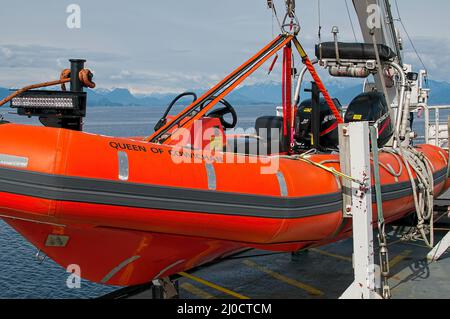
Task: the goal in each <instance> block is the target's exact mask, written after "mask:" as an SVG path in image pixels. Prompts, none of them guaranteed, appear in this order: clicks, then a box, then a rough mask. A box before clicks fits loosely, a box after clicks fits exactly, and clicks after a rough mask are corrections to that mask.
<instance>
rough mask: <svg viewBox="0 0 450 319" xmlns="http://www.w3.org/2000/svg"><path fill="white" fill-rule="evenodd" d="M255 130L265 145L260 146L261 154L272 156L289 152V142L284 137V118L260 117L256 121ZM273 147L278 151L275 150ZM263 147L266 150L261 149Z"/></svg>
mask: <svg viewBox="0 0 450 319" xmlns="http://www.w3.org/2000/svg"><path fill="white" fill-rule="evenodd" d="M255 129H256V134H257V135H258V136H259V137H260V138H261V139H262V140H263V143H260V144H259V154H261V155H265V154H267V155H270V154H276V153H284V152H287V150H288V142H287V140H286V138H285V136H284V135H283V117H280V116H262V117H259V118H257V119H256V123H255ZM275 132H276V133H275ZM272 146H275V148H278V149H273V147H272ZM261 147H263V148H264V149H261Z"/></svg>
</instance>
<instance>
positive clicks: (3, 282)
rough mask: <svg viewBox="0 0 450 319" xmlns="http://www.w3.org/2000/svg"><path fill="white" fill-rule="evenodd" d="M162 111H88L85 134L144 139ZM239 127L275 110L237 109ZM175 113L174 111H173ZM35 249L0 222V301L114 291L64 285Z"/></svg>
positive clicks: (61, 272) (61, 273)
mask: <svg viewBox="0 0 450 319" xmlns="http://www.w3.org/2000/svg"><path fill="white" fill-rule="evenodd" d="M163 109H164V108H162V107H151V106H149V107H95V108H90V109H88V115H87V117H86V120H85V127H84V129H85V131H87V132H91V133H96V134H104V135H112V136H147V135H150V134H151V133H152V132H153V127H154V125H155V123H156V122H157V121H158V120H159V118H160V117H161V115H162V113H163ZM236 109H237V113H238V116H239V123H238V125H239V127H242V128H248V127H252V126H253V125H254V121H255V116H260V115H271V114H275V107H274V106H268V105H261V106H260V105H252V106H245V107H244V106H242V107H237V108H236ZM173 111H174V112H176V111H177V109H174V110H173ZM9 112H10V110H8V109H7V108H5V109H1V110H0V114H1V115H3V116H4V118H5V119H7V120H9V121H12V122H15V123H23V124H37V123H38V121H37V119H35V118H34V119H33V118H32V119H28V118H25V117H19V116H17V115H14V114H9ZM36 252H37V251H36V248H34V247H33V246H32V245H31V244H30V243H28V242H27V241H26V240H24V239H23V238H22V237H21V236H20V235H18V234H17V233H16V232H15V231H14V230H12V229H11V228H10V227H9V226H8V225H7V224H6V223H4V222H3V221H2V220H0V298H95V297H98V296H101V295H103V294H106V293H109V292H111V291H113V290H114V289H116V288H115V287H108V286H104V285H98V284H94V283H91V282H88V281H85V280H83V281H82V283H81V288H80V289H69V288H68V287H67V285H66V280H67V278H68V275H69V274H68V273H66V271H65V269H63V268H62V267H60V266H59V265H57V264H56V263H54V262H53V261H52V260H50V259H49V258H47V259H45V260H44V262H42V263H39V262H38V261H37V259H36V258H35V255H36Z"/></svg>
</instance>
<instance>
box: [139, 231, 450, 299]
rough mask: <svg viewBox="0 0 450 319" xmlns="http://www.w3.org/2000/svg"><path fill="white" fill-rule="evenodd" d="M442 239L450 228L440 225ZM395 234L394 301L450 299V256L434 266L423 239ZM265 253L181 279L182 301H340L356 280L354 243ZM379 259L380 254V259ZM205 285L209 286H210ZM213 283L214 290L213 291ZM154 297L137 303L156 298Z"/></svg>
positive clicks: (392, 251)
mask: <svg viewBox="0 0 450 319" xmlns="http://www.w3.org/2000/svg"><path fill="white" fill-rule="evenodd" d="M439 227H441V228H442V229H443V230H438V231H437V235H438V238H437V240H439V239H440V238H442V236H444V235H445V231H444V229H447V228H450V224H443V225H440V226H439ZM399 239H400V236H398V235H395V232H394V231H392V232H391V233H390V239H389V242H390V243H391V245H390V247H389V253H390V262H391V265H392V268H391V278H390V285H391V288H392V294H393V298H397V299H405V298H413V299H416V298H417V299H418V298H426V299H427V298H431V299H447V298H450V254H449V253H448V252H447V253H446V254H444V256H443V257H442V259H441V260H440V261H439V262H436V263H432V264H429V263H428V262H427V261H426V255H427V253H428V252H429V249H428V248H427V247H425V245H424V243H423V242H422V241H420V240H417V241H412V242H402V241H399ZM267 254H268V253H267V252H264V251H255V250H252V251H248V252H245V253H243V254H241V255H238V256H235V257H234V258H232V259H229V260H225V261H223V262H220V263H218V264H215V265H213V266H210V267H206V268H204V269H200V270H198V271H194V272H191V273H190V274H191V275H193V276H195V278H194V279H193V278H186V277H181V278H180V279H179V281H178V282H179V287H180V298H182V299H208V298H230V299H233V298H236V296H233V295H231V294H230V292H229V291H226V290H224V289H228V290H230V291H231V292H232V293H235V294H239V295H240V296H241V297H248V298H251V299H255V298H264V299H320V298H326V299H328V298H332V299H335V298H338V297H339V296H340V295H341V294H342V293H343V292H344V291H345V289H346V288H347V287H348V286H349V285H350V283H351V282H352V281H353V270H352V262H351V254H352V240H351V239H349V240H346V241H342V242H339V243H335V244H332V245H329V246H326V247H323V248H320V249H313V250H309V251H308V252H307V253H303V254H301V255H299V256H297V258H295V260H292V256H291V254H288V253H279V254H270V253H269V254H270V255H267ZM376 256H377V254H376ZM204 281H207V282H206V283H205V282H204ZM211 284H212V285H213V286H214V287H211ZM150 297H151V293H150V292H144V293H141V294H138V295H136V296H134V297H132V298H150Z"/></svg>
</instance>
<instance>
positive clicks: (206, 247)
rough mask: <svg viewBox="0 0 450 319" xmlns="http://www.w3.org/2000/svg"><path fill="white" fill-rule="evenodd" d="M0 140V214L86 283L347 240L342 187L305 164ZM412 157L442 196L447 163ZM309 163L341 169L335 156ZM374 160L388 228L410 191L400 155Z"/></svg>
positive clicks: (14, 132)
mask: <svg viewBox="0 0 450 319" xmlns="http://www.w3.org/2000/svg"><path fill="white" fill-rule="evenodd" d="M0 133H1V134H0V157H1V156H3V157H1V158H0V159H2V158H3V160H0V216H1V217H3V218H4V219H5V221H6V222H7V223H9V224H10V225H11V226H12V227H13V228H14V229H16V230H17V231H18V232H19V233H21V234H22V235H23V236H24V237H25V238H26V239H27V240H29V241H30V242H32V243H33V244H34V245H35V246H37V247H38V248H39V249H41V250H42V251H44V252H45V253H46V254H47V255H48V256H50V257H51V258H52V259H54V260H55V261H56V262H58V263H59V264H60V265H62V266H63V267H67V266H69V265H72V264H76V265H79V266H80V268H81V276H82V277H84V278H86V279H89V280H91V281H95V282H101V283H104V284H109V285H122V286H128V285H136V284H141V283H146V282H149V281H151V280H152V279H154V278H157V277H164V276H169V275H172V274H175V273H177V272H180V271H183V270H188V269H191V268H194V267H197V266H199V265H202V264H204V263H207V262H210V261H212V260H215V259H218V258H221V257H223V256H225V255H227V254H230V253H233V252H236V251H240V250H242V249H246V248H260V249H266V250H273V251H295V250H298V249H302V248H305V247H309V246H319V245H323V244H325V243H328V242H331V241H335V240H339V239H341V238H345V237H346V236H348V235H350V231H351V222H349V219H345V218H344V217H343V213H342V195H341V192H342V189H341V183H340V181H339V179H337V178H336V177H335V176H334V175H332V174H330V173H328V172H326V171H324V170H322V169H320V168H317V167H315V166H312V165H311V164H308V163H306V162H303V161H298V160H290V159H285V158H280V157H265V158H259V157H252V156H242V155H235V154H222V153H210V154H206V155H205V154H203V153H197V152H191V151H187V150H183V149H176V148H174V147H168V146H161V145H156V144H149V143H144V142H142V141H139V140H133V139H124V138H115V137H107V136H99V135H93V134H87V133H82V132H74V131H68V130H63V129H51V128H43V127H42V128H41V127H33V126H23V125H16V124H6V125H2V126H0ZM10 136H14V137H15V138H14V141H11V139H10V138H8V137H10ZM418 150H420V151H421V152H423V153H424V155H425V156H426V157H427V158H428V160H429V162H430V163H431V164H432V167H433V171H434V180H435V194H436V196H438V195H439V194H441V193H442V192H443V191H445V190H446V189H447V188H448V186H449V185H448V179H447V161H448V155H447V153H446V152H444V151H443V150H441V149H439V148H436V147H433V146H429V145H424V146H420V147H418ZM124 154H125V155H124ZM227 156H228V157H227ZM310 160H312V161H315V162H321V163H326V165H328V166H332V167H335V168H336V169H339V164H338V162H339V161H338V160H339V159H338V156H337V155H317V156H312V157H311V158H310ZM380 162H381V163H383V165H384V167H388V169H386V168H384V169H383V168H382V169H381V179H382V193H383V208H384V212H385V218H386V220H387V221H388V222H389V221H393V220H396V219H400V218H402V217H404V216H405V215H407V214H409V213H410V212H412V211H414V203H413V199H412V188H411V183H410V182H409V177H408V174H407V172H406V169H405V168H404V167H403V165H404V164H403V163H402V162H401V161H399V159H398V157H395V156H394V155H392V154H388V153H382V154H381V155H380ZM393 171H395V172H400V173H401V174H397V175H398V176H395V175H396V174H393ZM374 208H375V204H374ZM374 212H375V209H374ZM375 218H376V214H375V213H374V220H375Z"/></svg>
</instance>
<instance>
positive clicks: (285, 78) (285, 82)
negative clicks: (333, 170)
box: [281, 43, 292, 144]
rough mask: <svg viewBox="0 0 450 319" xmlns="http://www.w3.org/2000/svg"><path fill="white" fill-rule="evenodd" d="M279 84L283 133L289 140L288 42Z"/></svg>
mask: <svg viewBox="0 0 450 319" xmlns="http://www.w3.org/2000/svg"><path fill="white" fill-rule="evenodd" d="M281 86H282V102H283V115H284V116H283V135H284V136H285V137H286V138H287V140H289V142H290V136H291V128H292V48H291V46H290V43H288V44H287V45H286V46H285V47H284V50H283V74H282V85H281ZM289 144H290V143H289Z"/></svg>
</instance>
